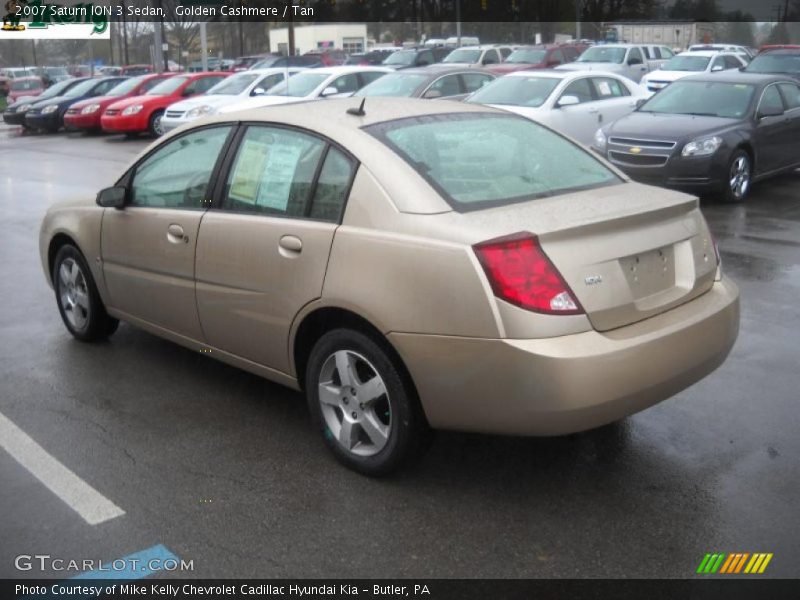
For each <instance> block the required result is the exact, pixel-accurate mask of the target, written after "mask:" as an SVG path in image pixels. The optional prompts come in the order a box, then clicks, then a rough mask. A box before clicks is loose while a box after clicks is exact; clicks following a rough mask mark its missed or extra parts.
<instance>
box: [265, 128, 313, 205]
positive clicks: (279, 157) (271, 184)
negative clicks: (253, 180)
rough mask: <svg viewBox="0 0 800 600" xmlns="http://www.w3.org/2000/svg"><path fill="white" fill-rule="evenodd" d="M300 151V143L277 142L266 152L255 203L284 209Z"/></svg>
mask: <svg viewBox="0 0 800 600" xmlns="http://www.w3.org/2000/svg"><path fill="white" fill-rule="evenodd" d="M285 141H288V140H285ZM302 151H303V146H302V145H301V144H281V143H278V144H275V145H273V146H272V148H271V149H270V152H268V153H267V160H266V165H265V167H264V179H263V181H262V183H261V186H260V187H259V189H258V197H257V199H256V204H258V205H259V206H264V207H267V208H272V209H275V210H279V211H281V212H283V211H285V210H286V207H287V205H288V204H289V193H290V192H291V191H292V180H293V179H294V171H295V168H296V167H297V163H298V161H299V160H300V153H301V152H302Z"/></svg>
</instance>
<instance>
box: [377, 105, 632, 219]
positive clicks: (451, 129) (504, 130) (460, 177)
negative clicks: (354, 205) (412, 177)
mask: <svg viewBox="0 0 800 600" xmlns="http://www.w3.org/2000/svg"><path fill="white" fill-rule="evenodd" d="M366 130H367V131H368V132H369V133H370V134H372V135H373V136H375V137H376V138H378V139H379V140H380V141H382V142H383V143H385V144H386V145H387V146H389V147H390V148H391V149H392V150H394V151H395V152H396V153H397V154H398V155H399V156H400V157H401V158H402V159H403V160H405V161H406V162H407V163H408V164H409V165H410V166H411V167H412V168H414V169H415V170H416V171H417V172H418V173H419V174H420V175H421V176H422V177H424V178H425V179H426V180H427V181H428V183H430V184H431V186H432V187H433V188H435V189H436V190H437V191H438V192H439V193H440V194H441V195H442V197H443V198H444V199H445V200H446V201H447V202H448V203H449V204H450V205H451V206H453V208H455V209H456V210H458V211H468V210H476V209H480V208H488V207H492V206H502V205H505V204H511V203H514V202H524V201H528V200H533V199H535V198H540V197H545V196H553V195H556V194H563V193H567V192H569V191H577V190H580V189H587V188H594V187H599V186H603V185H610V184H614V183H619V182H620V181H621V180H620V179H619V177H617V176H616V175H615V174H614V173H613V172H612V171H611V170H609V169H608V167H606V166H605V165H603V164H602V163H601V162H600V161H599V160H598V159H597V158H595V157H594V156H592V155H591V154H590V153H589V152H588V151H586V150H584V149H583V148H581V147H579V146H578V145H576V144H574V143H573V142H570V141H569V140H567V139H566V138H563V137H561V136H560V135H559V134H557V133H555V132H553V131H550V130H549V129H546V128H545V127H543V126H541V125H539V124H537V123H534V122H533V121H530V120H528V119H523V118H522V117H516V116H512V115H505V114H492V113H478V114H475V113H451V114H444V115H426V116H419V117H411V118H406V119H398V120H394V121H387V122H384V123H378V124H376V125H371V126H369V127H367V128H366Z"/></svg>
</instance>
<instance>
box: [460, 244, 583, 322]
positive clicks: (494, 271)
mask: <svg viewBox="0 0 800 600" xmlns="http://www.w3.org/2000/svg"><path fill="white" fill-rule="evenodd" d="M473 249H474V250H475V254H476V255H477V256H478V260H479V261H480V263H481V266H482V267H483V270H484V271H485V272H486V277H488V278H489V283H490V284H491V286H492V290H493V291H494V294H495V296H497V297H498V298H501V299H503V300H505V301H506V302H510V303H511V304H514V305H516V306H519V307H521V308H524V309H526V310H532V311H534V312H540V313H546V314H551V315H577V314H583V312H584V311H583V308H581V305H580V304H579V303H578V300H577V299H576V298H575V295H574V294H573V293H572V290H570V289H569V286H568V285H567V283H566V282H565V281H564V279H563V277H561V273H559V272H558V269H556V268H555V266H554V265H553V263H552V262H551V261H550V259H549V258H548V257H547V255H546V254H545V253H544V250H542V248H541V246H540V245H539V240H538V238H537V237H536V236H535V235H533V234H532V233H526V232H522V233H515V234H513V235H510V236H506V237H502V238H497V239H494V240H489V241H488V242H482V243H480V244H476V245H475V246H473Z"/></svg>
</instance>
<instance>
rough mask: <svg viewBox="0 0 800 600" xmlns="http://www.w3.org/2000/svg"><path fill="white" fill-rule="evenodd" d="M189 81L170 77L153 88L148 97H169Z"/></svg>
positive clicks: (185, 78)
mask: <svg viewBox="0 0 800 600" xmlns="http://www.w3.org/2000/svg"><path fill="white" fill-rule="evenodd" d="M187 81H189V78H188V77H170V78H169V79H165V80H164V81H162V82H161V83H159V84H158V85H156V86H153V87H152V88H151V89H150V90H149V91H148V92H147V95H148V96H169V95H170V94H172V93H173V92H175V90H177V89H178V88H179V87H181V86H182V85H183V84H184V83H186V82H187Z"/></svg>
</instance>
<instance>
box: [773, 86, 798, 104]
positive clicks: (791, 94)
mask: <svg viewBox="0 0 800 600" xmlns="http://www.w3.org/2000/svg"><path fill="white" fill-rule="evenodd" d="M778 87H779V88H780V89H781V94H783V100H784V102H786V110H792V109H793V108H800V87H798V86H796V85H795V84H793V83H779V84H778Z"/></svg>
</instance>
